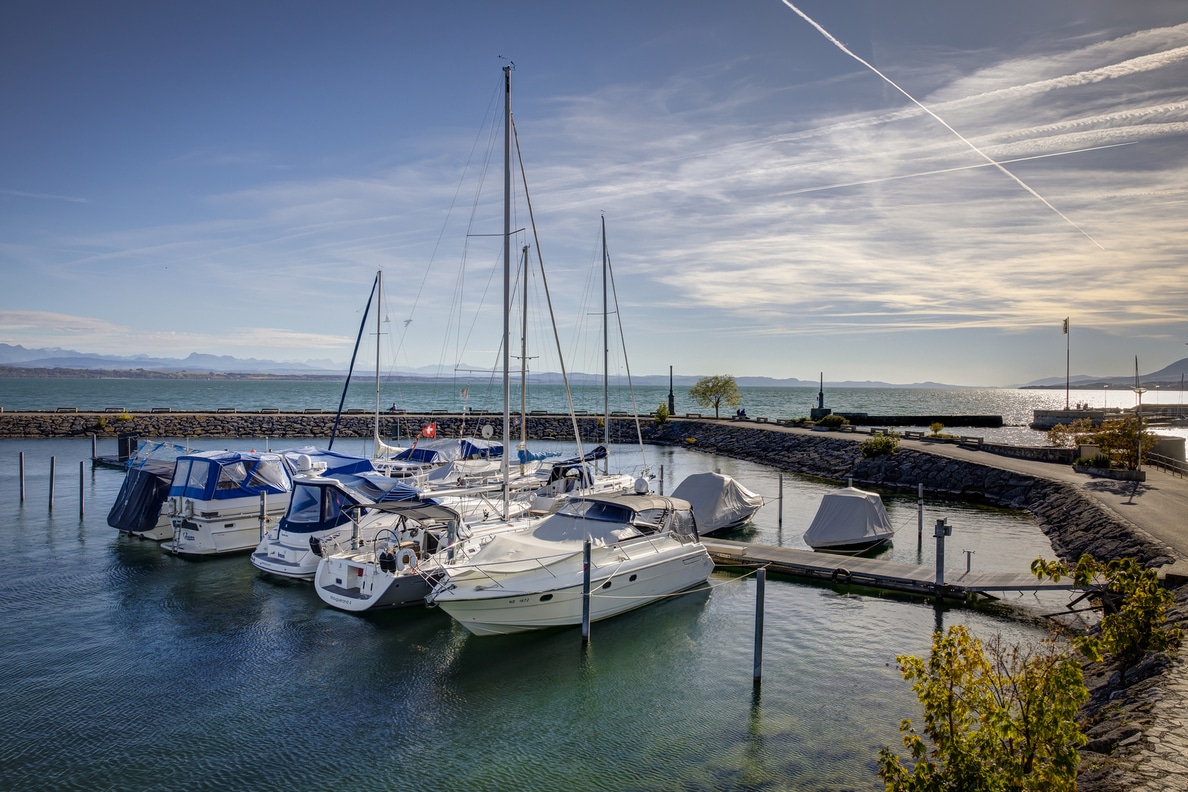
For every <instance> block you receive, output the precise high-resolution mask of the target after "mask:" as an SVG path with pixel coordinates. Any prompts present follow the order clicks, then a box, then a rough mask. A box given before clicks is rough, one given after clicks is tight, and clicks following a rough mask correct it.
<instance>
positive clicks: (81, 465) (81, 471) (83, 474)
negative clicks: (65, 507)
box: [78, 435, 94, 519]
mask: <svg viewBox="0 0 1188 792" xmlns="http://www.w3.org/2000/svg"><path fill="white" fill-rule="evenodd" d="M91 436H92V437H94V435H91ZM86 480H87V471H86V462H84V461H83V460H81V459H80V460H78V517H79V519H82V518H83V517H85V516H86V509H85V508H84V507H83V492H84V487H83V484H84V482H85V481H86Z"/></svg>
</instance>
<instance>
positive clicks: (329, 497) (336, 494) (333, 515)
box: [323, 487, 354, 522]
mask: <svg viewBox="0 0 1188 792" xmlns="http://www.w3.org/2000/svg"><path fill="white" fill-rule="evenodd" d="M352 505H354V504H353V503H352V502H351V499H350V498H348V497H347V496H346V493H344V492H343V491H342V490H338V489H334V488H333V487H327V488H326V504H325V506H326V510H325V513H324V517H323V519H324V520H326V521H327V522H334V521H336V520H339V519H341V518H342V509H343V507H344V506H352Z"/></svg>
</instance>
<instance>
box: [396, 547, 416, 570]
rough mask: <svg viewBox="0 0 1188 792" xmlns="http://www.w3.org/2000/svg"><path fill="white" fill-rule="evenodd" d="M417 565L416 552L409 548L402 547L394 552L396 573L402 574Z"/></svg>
mask: <svg viewBox="0 0 1188 792" xmlns="http://www.w3.org/2000/svg"><path fill="white" fill-rule="evenodd" d="M416 565H417V552H416V551H415V550H413V549H412V548H411V547H402V548H400V549H399V550H397V551H396V571H397V572H403V571H404V570H406V569H412V568H414V567H416Z"/></svg>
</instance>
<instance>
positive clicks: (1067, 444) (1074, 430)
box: [1048, 418, 1093, 448]
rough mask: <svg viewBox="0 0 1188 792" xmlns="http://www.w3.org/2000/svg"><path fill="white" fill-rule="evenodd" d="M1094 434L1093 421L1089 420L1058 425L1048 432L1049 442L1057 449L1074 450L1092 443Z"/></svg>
mask: <svg viewBox="0 0 1188 792" xmlns="http://www.w3.org/2000/svg"><path fill="white" fill-rule="evenodd" d="M1092 434H1093V421H1092V420H1091V419H1089V418H1078V419H1076V420H1075V421H1073V422H1072V423H1070V424H1068V425H1067V426H1066V425H1065V424H1056V425H1055V426H1053V427H1052V428H1051V429H1049V430H1048V442H1049V443H1051V444H1052V445H1054V446H1055V447H1056V448H1072V447H1073V446H1076V445H1080V444H1081V443H1090V442H1093V440H1092Z"/></svg>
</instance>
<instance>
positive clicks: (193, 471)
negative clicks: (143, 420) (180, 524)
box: [169, 451, 293, 501]
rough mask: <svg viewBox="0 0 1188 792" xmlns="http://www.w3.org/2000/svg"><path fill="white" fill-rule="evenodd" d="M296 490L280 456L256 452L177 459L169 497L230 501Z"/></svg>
mask: <svg viewBox="0 0 1188 792" xmlns="http://www.w3.org/2000/svg"><path fill="white" fill-rule="evenodd" d="M292 489H293V478H292V475H291V473H290V471H289V466H288V465H287V464H286V463H285V460H284V458H283V457H282V456H281V455H280V454H273V453H258V452H255V451H199V452H197V453H194V454H184V455H182V456H180V457H178V458H177V467H176V468H175V469H174V471H173V482H172V484H171V485H170V487H169V495H170V497H178V496H181V497H186V498H193V499H194V500H205V501H213V500H229V499H231V498H252V497H259V496H260V493H261V492H264V493H267V494H269V495H280V494H282V493H287V492H290V491H291V490H292Z"/></svg>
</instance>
